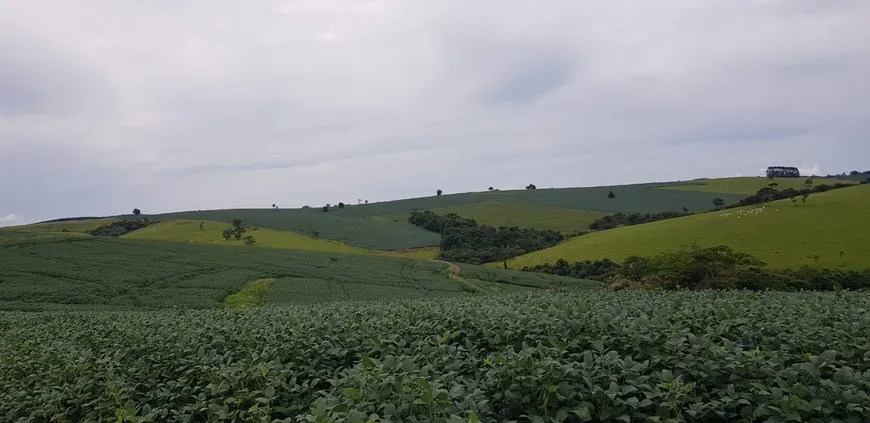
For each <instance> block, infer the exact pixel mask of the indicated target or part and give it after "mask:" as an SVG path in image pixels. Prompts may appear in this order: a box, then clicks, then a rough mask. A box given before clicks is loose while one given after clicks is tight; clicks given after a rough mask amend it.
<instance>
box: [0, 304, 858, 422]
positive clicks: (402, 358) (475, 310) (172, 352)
mask: <svg viewBox="0 0 870 423" xmlns="http://www.w3.org/2000/svg"><path fill="white" fill-rule="evenodd" d="M867 310H870V299H868V297H867V296H866V295H865V294H859V293H845V292H843V293H748V292H730V293H722V292H707V293H689V292H670V293H665V292H634V293H612V292H605V291H574V292H559V293H557V292H556V291H553V292H550V293H543V292H540V291H539V293H519V294H511V295H499V296H465V297H452V298H436V299H425V300H397V301H382V302H377V303H366V302H356V303H332V304H326V305H323V304H321V305H317V306H286V307H268V306H267V307H263V308H258V309H253V310H225V309H224V310H220V309H213V310H166V311H157V312H154V311H151V312H131V311H124V312H112V311H103V312H100V311H97V312H80V311H55V312H36V313H22V312H0V336H2V339H3V341H4V342H2V343H0V420H2V421H9V422H14V421H76V422H103V421H109V420H111V421H136V422H155V421H160V422H188V421H197V422H206V421H208V422H235V421H245V422H248V421H250V422H254V421H256V422H333V421H341V422H386V421H393V422H396V421H406V422H424V421H425V422H444V423H447V422H456V423H458V422H506V421H533V422H538V421H540V422H586V421H593V422H631V421H660V422H665V421H685V422H756V421H807V422H833V421H840V422H861V421H868V420H870V405H868V404H870V395H868V391H870V330H868V329H867V328H868V327H870V313H868V311H867Z"/></svg>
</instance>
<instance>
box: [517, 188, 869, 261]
mask: <svg viewBox="0 0 870 423" xmlns="http://www.w3.org/2000/svg"><path fill="white" fill-rule="evenodd" d="M868 216H870V185H861V186H856V187H850V188H844V189H839V190H834V191H828V192H825V193H820V194H813V195H812V196H810V198H809V200H808V202H807V204H806V205H802V204H800V202H798V205H797V206H794V205H792V203H791V201H790V200H782V201H776V202H773V203H769V204H766V205H762V206H751V207H743V208H738V209H731V210H724V211H720V212H712V213H704V214H698V215H694V216H688V217H683V218H678V219H671V220H665V221H660V222H655V223H649V224H645V225H638V226H629V227H624V228H619V229H613V230H609V231H602V232H597V233H592V234H589V235H585V236H582V237H577V238H573V239H571V240H570V241H568V242H565V243H563V244H560V245H558V246H556V247H553V248H549V249H546V250H541V251H536V252H534V253H530V254H527V255H524V256H520V257H517V258H515V259H513V260H510V261H509V262H508V263H509V265H510V266H511V267H514V268H520V267H523V266H531V265H535V264H542V263H548V262H549V263H552V262H554V261H556V260H557V259H559V258H564V259H566V260H569V261H577V260H589V259H603V258H610V259H614V260H622V259H624V258H626V257H628V256H631V255H651V254H655V253H660V252H663V251H672V250H676V249H680V248H684V247H688V246H691V245H692V244H693V243H696V244H697V245H699V246H712V245H718V244H725V245H729V246H731V247H733V248H734V249H736V250H738V251H741V252H745V253H749V254H752V255H754V256H756V257H758V258H760V259H761V260H763V261H765V262H767V263H768V264H770V265H771V266H772V267H794V266H800V265H813V266H816V265H818V266H822V267H844V268H868V267H870V236H868V231H867V227H868ZM840 251H843V256H842V257H840ZM816 256H818V257H816Z"/></svg>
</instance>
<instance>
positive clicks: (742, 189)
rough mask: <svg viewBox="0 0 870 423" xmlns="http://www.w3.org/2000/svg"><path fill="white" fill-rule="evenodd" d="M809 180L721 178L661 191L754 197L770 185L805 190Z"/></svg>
mask: <svg viewBox="0 0 870 423" xmlns="http://www.w3.org/2000/svg"><path fill="white" fill-rule="evenodd" d="M806 180H807V178H775V179H772V180H771V179H768V178H765V177H761V176H759V177H748V178H721V179H701V180H696V181H691V183H688V184H685V185H674V186H667V187H662V188H659V189H666V190H677V191H699V192H711V193H717V194H742V195H752V194H755V193H756V192H758V190H759V189H761V188H764V187H766V186H768V185H769V184H772V183H775V184H777V185H778V186H777V189H780V190H783V189H787V188H794V189H798V190H799V189H803V188H805V187H806V186H805V185H804V183H805V182H806ZM813 183H814V185H822V184H825V185H834V184H836V183H843V184H855V183H856V182H855V181H854V180H850V179H839V178H815V179H814V180H813Z"/></svg>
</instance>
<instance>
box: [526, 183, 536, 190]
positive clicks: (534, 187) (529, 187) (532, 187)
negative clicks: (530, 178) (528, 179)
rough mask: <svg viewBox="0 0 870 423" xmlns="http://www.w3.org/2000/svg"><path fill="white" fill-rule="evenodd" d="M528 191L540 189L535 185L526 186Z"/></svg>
mask: <svg viewBox="0 0 870 423" xmlns="http://www.w3.org/2000/svg"><path fill="white" fill-rule="evenodd" d="M526 189H538V187H536V186H535V184H529V185H527V186H526Z"/></svg>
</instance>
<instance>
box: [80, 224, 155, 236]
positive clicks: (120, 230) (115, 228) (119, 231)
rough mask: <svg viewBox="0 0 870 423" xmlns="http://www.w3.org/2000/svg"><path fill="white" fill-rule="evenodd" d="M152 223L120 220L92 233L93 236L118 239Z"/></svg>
mask: <svg viewBox="0 0 870 423" xmlns="http://www.w3.org/2000/svg"><path fill="white" fill-rule="evenodd" d="M151 223H152V222H147V221H144V220H119V221H117V222H112V223H110V224H108V225H103V226H100V227H99V228H97V229H94V230H92V231H91V232H90V234H91V235H93V236H113V237H118V236H122V235H125V234H127V233H129V232H133V231H135V230H139V229H142V228H144V227H146V226H148V225H150V224H151Z"/></svg>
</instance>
